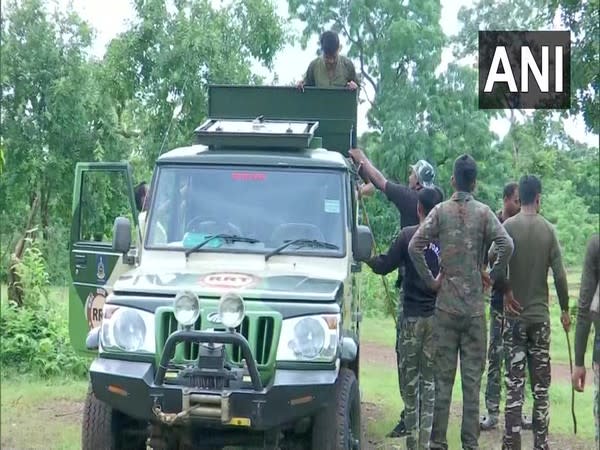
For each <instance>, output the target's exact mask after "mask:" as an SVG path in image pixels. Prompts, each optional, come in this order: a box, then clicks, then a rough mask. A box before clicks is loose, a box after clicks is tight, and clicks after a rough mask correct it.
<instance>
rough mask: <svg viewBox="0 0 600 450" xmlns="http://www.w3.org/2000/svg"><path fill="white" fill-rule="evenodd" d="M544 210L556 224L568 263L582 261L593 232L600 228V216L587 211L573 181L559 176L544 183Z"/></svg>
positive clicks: (543, 212)
mask: <svg viewBox="0 0 600 450" xmlns="http://www.w3.org/2000/svg"><path fill="white" fill-rule="evenodd" d="M546 192H547V193H546ZM541 213H542V215H543V216H544V217H545V218H546V219H548V220H549V221H550V222H551V223H552V224H553V225H554V226H555V228H556V232H557V234H558V239H559V242H560V245H561V249H562V251H563V253H564V259H565V263H566V264H567V265H574V264H581V261H582V258H583V256H582V255H584V254H585V248H586V244H587V242H588V240H589V238H590V236H591V235H592V233H594V232H597V231H598V224H599V223H600V222H599V221H600V216H599V215H598V214H589V213H587V207H586V204H585V203H584V201H583V199H582V198H581V197H578V196H577V194H576V191H575V187H574V185H573V183H572V182H571V181H569V180H564V181H562V180H556V179H551V180H548V182H547V183H545V184H543V185H542V211H541Z"/></svg>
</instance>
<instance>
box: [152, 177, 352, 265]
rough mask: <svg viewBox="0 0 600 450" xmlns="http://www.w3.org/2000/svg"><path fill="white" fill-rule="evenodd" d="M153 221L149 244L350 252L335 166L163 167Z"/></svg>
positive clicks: (341, 187)
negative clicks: (297, 242) (303, 241)
mask: <svg viewBox="0 0 600 450" xmlns="http://www.w3.org/2000/svg"><path fill="white" fill-rule="evenodd" d="M156 180H157V181H156V189H155V190H154V193H153V197H154V198H153V199H152V200H151V210H150V215H149V222H148V227H147V231H148V237H147V240H146V248H148V249H167V248H168V249H181V250H184V249H186V250H189V249H193V248H194V247H196V246H198V244H200V243H202V242H203V241H204V240H206V239H207V238H210V237H211V236H215V235H217V234H219V235H228V236H230V237H231V236H235V237H238V238H245V239H220V238H213V239H212V240H211V241H210V242H206V244H205V245H201V248H200V249H198V251H200V252H201V251H234V252H252V253H268V252H270V251H272V250H273V249H276V248H278V247H280V246H281V245H283V244H285V243H286V242H289V241H292V240H295V239H306V240H312V241H320V242H322V243H327V244H332V245H298V246H294V245H290V246H288V247H287V248H285V250H282V251H281V253H307V254H316V255H319V254H323V255H328V256H341V255H343V254H344V253H345V245H344V238H345V228H346V219H345V217H346V211H345V202H344V195H345V194H344V192H345V190H344V184H343V180H344V178H343V176H342V173H341V172H339V171H334V170H329V171H327V170H322V171H315V170H311V171H308V170H301V169H287V168H285V169H284V168H232V167H227V168H223V167H215V166H211V167H206V166H191V167H190V166H188V167H172V166H163V167H160V168H159V172H158V176H157V178H156Z"/></svg>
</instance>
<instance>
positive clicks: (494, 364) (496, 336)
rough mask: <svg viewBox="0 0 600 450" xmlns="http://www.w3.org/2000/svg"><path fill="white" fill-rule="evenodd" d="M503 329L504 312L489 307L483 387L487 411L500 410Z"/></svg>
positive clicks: (496, 411) (495, 411)
mask: <svg viewBox="0 0 600 450" xmlns="http://www.w3.org/2000/svg"><path fill="white" fill-rule="evenodd" d="M503 331H504V314H503V313H502V312H500V311H496V310H495V309H494V308H490V346H489V348H488V371H487V386H486V388H485V407H486V408H487V410H488V412H490V413H492V414H493V413H495V414H498V413H499V412H500V391H501V390H502V388H501V386H502V385H501V382H500V379H501V373H502V358H503V357H504V351H503V344H502V332H503Z"/></svg>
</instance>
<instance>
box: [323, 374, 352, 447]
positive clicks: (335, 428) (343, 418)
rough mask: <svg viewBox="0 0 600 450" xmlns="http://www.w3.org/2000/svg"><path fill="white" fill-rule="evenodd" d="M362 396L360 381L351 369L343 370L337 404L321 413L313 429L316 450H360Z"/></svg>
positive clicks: (336, 392)
mask: <svg viewBox="0 0 600 450" xmlns="http://www.w3.org/2000/svg"><path fill="white" fill-rule="evenodd" d="M361 443H362V428H361V423H360V393H359V390H358V380H357V379H356V376H355V375H354V372H353V371H352V370H350V369H348V368H342V369H340V373H339V376H338V379H337V382H336V389H335V401H334V403H333V404H332V405H331V406H330V407H328V408H325V409H324V410H323V411H321V412H320V413H319V414H318V415H317V416H316V417H315V418H314V422H313V428H312V449H313V450H360V448H361Z"/></svg>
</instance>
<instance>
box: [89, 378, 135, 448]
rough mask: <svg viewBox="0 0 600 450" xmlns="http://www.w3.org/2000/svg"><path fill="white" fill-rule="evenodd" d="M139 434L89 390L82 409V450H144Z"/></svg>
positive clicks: (128, 422)
mask: <svg viewBox="0 0 600 450" xmlns="http://www.w3.org/2000/svg"><path fill="white" fill-rule="evenodd" d="M141 431H142V430H140V425H139V424H137V423H134V421H133V420H132V419H130V418H129V417H127V416H125V415H124V414H122V413H120V412H119V411H115V410H114V409H112V408H111V407H110V406H108V405H107V404H106V403H104V402H102V401H100V400H98V399H97V398H96V396H95V395H94V393H93V392H92V389H91V386H90V388H89V389H88V393H87V395H86V397H85V404H84V408H83V423H82V430H81V448H82V450H98V449H103V450H125V449H132V450H139V449H143V450H145V449H146V444H145V439H144V437H143V436H140V432H141Z"/></svg>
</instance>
